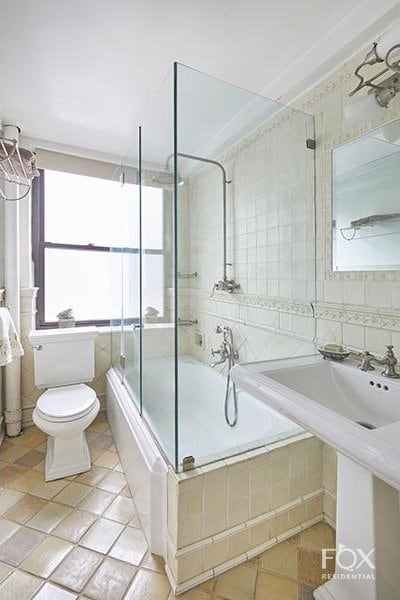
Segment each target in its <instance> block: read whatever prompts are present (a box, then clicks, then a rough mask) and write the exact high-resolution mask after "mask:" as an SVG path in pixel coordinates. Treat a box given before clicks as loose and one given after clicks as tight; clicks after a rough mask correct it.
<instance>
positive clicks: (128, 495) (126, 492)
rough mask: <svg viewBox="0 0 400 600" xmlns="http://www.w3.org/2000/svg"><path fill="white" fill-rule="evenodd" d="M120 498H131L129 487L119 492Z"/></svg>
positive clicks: (126, 486)
mask: <svg viewBox="0 0 400 600" xmlns="http://www.w3.org/2000/svg"><path fill="white" fill-rule="evenodd" d="M120 495H121V496H126V497H127V498H132V494H131V490H130V489H129V485H128V484H127V485H125V486H124V487H123V488H122V490H121V491H120Z"/></svg>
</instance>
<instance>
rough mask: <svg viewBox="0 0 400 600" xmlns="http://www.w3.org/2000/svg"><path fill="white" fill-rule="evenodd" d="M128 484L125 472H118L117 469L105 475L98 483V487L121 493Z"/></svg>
mask: <svg viewBox="0 0 400 600" xmlns="http://www.w3.org/2000/svg"><path fill="white" fill-rule="evenodd" d="M125 486H126V479H125V475H123V473H117V471H110V472H109V474H108V475H106V476H105V477H104V479H103V480H102V481H100V483H99V484H98V486H97V487H98V488H100V489H101V490H105V491H106V492H112V493H114V494H119V492H120V491H121V490H122V488H124V487H125Z"/></svg>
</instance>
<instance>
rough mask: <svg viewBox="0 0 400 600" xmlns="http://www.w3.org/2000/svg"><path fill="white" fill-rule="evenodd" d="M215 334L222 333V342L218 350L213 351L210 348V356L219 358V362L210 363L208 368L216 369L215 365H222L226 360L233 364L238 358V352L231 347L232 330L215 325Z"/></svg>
mask: <svg viewBox="0 0 400 600" xmlns="http://www.w3.org/2000/svg"><path fill="white" fill-rule="evenodd" d="M215 333H222V334H223V340H222V343H221V346H220V347H219V348H218V350H213V348H211V355H212V356H219V357H220V359H219V360H217V361H215V362H213V363H211V365H210V366H211V367H212V368H214V367H216V366H217V365H222V364H223V363H224V362H226V361H227V360H228V359H230V362H232V363H233V362H234V361H235V360H236V359H237V358H238V352H237V350H235V349H234V347H233V332H232V329H231V328H230V327H228V326H225V327H223V326H222V325H217V328H216V330H215Z"/></svg>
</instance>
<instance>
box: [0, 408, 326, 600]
mask: <svg viewBox="0 0 400 600" xmlns="http://www.w3.org/2000/svg"><path fill="white" fill-rule="evenodd" d="M87 435H88V442H89V446H90V450H91V455H92V460H93V466H92V469H91V471H89V472H87V473H83V474H81V475H78V476H76V477H68V478H66V479H61V480H57V481H54V482H48V483H45V482H44V480H43V468H44V458H45V449H46V445H45V436H44V435H43V434H42V433H41V432H39V431H38V430H37V429H36V428H34V427H31V428H29V429H27V430H26V431H25V432H24V434H23V435H21V436H20V437H18V438H16V439H12V440H11V439H6V440H5V441H4V443H3V445H2V447H1V463H0V468H1V489H0V542H1V543H0V597H1V598H2V600H8V599H10V600H15V598H18V600H25V599H26V600H28V599H30V598H35V599H39V600H72V599H74V598H78V597H79V598H82V599H83V598H91V599H93V600H119V599H122V598H126V599H134V600H167V598H168V600H171V599H172V598H174V597H175V596H174V595H173V593H172V591H171V589H170V586H169V583H168V580H167V578H166V576H165V573H164V564H163V561H162V560H161V559H160V558H159V557H157V556H153V555H151V554H150V553H149V552H148V549H147V543H146V539H145V537H144V534H143V532H142V530H141V528H140V523H139V520H138V517H137V514H136V511H135V507H134V503H133V500H132V498H131V495H130V492H129V489H128V486H127V483H126V479H125V476H124V474H123V469H122V467H121V465H120V462H119V457H118V454H117V452H116V450H115V447H114V444H113V439H112V436H111V433H110V430H109V428H108V424H107V422H106V421H105V420H103V419H102V418H100V419H99V420H97V421H95V422H94V423H93V424H92V426H91V427H90V428H89V430H88V432H87ZM313 532H314V533H313ZM327 541H328V542H329V543H330V544H333V542H332V530H330V528H329V527H328V526H327V525H324V524H320V525H317V526H315V527H314V528H311V529H310V530H308V531H306V532H304V533H302V534H300V536H296V537H295V538H293V539H291V540H290V541H289V542H284V543H282V544H279V545H278V546H276V547H274V548H272V549H270V550H268V551H267V552H265V553H263V555H261V557H257V558H255V559H252V560H250V561H248V562H247V563H245V564H244V565H241V566H239V567H236V568H235V569H232V570H230V571H228V572H226V573H224V574H223V575H220V576H219V577H217V578H215V579H213V580H211V581H209V582H206V583H204V584H202V585H200V586H198V587H197V588H195V589H194V590H191V591H189V592H186V593H185V594H182V595H181V596H180V598H183V599H186V600H211V599H213V598H215V599H217V598H218V599H224V600H247V599H248V600H252V599H257V600H260V599H261V598H262V599H263V600H264V599H265V600H274V599H275V598H276V599H279V600H283V598H285V600H290V598H296V599H297V598H301V599H302V600H304V599H306V598H308V596H307V595H304V594H308V593H311V592H310V590H312V589H313V588H314V587H315V585H317V584H319V583H320V581H321V580H320V578H321V573H320V570H318V569H319V565H320V564H321V561H320V560H319V551H320V549H321V547H323V545H324V544H326V543H327ZM309 597H310V598H311V596H309Z"/></svg>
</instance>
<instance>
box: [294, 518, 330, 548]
mask: <svg viewBox="0 0 400 600" xmlns="http://www.w3.org/2000/svg"><path fill="white" fill-rule="evenodd" d="M299 547H300V548H308V549H309V550H321V549H322V548H335V532H334V530H333V529H332V527H330V526H329V525H328V524H327V523H317V524H316V525H313V526H312V527H309V528H308V529H305V530H304V531H302V532H301V533H300V534H299Z"/></svg>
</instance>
